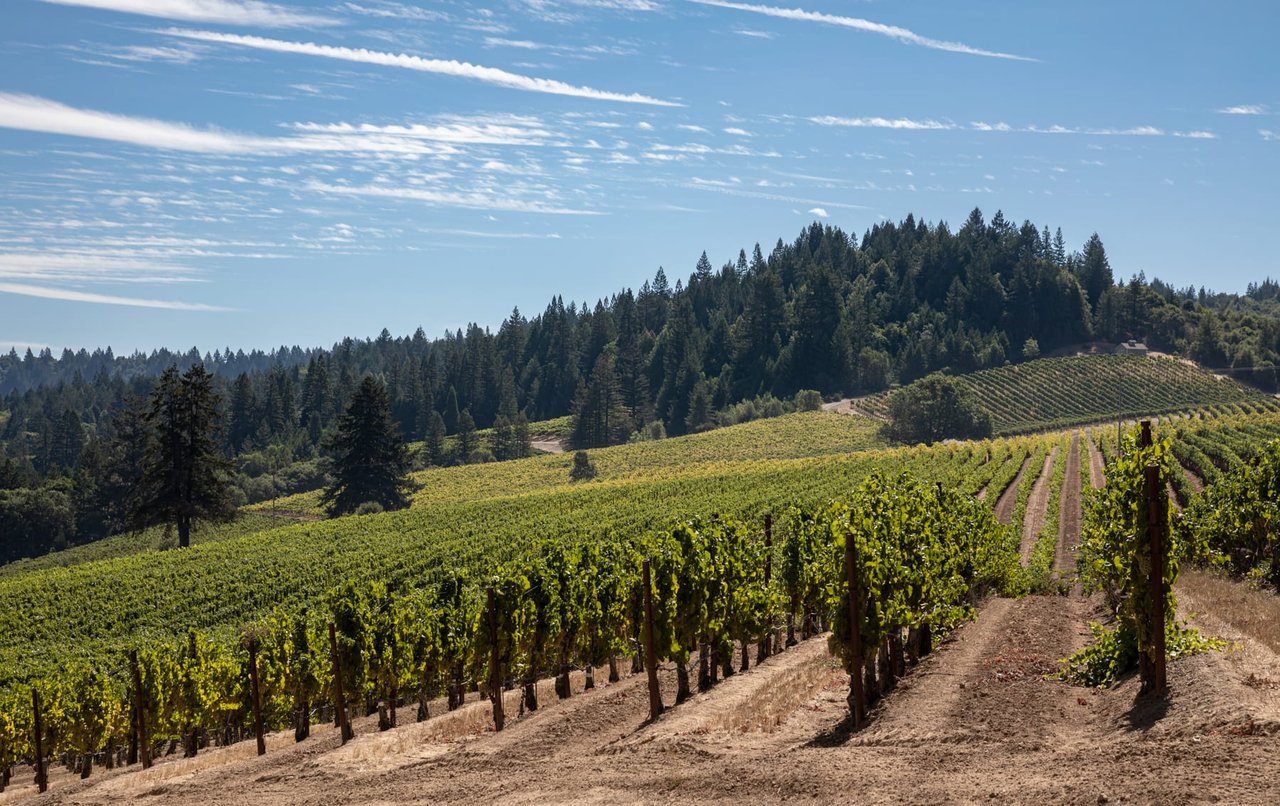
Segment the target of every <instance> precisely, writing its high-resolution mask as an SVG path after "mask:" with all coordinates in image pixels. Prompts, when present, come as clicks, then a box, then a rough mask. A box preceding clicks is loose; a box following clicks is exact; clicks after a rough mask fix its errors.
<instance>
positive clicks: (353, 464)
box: [323, 375, 410, 517]
mask: <svg viewBox="0 0 1280 806" xmlns="http://www.w3.org/2000/svg"><path fill="white" fill-rule="evenodd" d="M326 447H327V448H328V449H329V450H331V451H332V452H333V460H332V472H333V483H332V484H331V485H329V487H328V488H326V489H325V491H324V496H323V502H324V505H325V508H326V509H327V510H328V512H329V514H330V515H331V516H333V517H337V516H339V515H346V514H349V513H351V512H355V511H356V509H358V508H359V507H360V505H361V504H365V503H377V504H378V505H380V506H381V507H382V508H383V509H386V510H391V509H403V508H404V507H407V506H408V505H409V498H408V493H409V487H410V484H409V451H408V448H406V447H405V444H404V439H403V438H402V437H401V436H400V431H399V430H398V429H397V428H396V424H395V421H394V420H392V418H391V401H390V399H389V398H388V397H387V388H386V387H385V386H384V385H383V384H382V382H381V381H379V380H378V379H377V378H375V377H373V376H372V375H366V376H365V378H364V380H363V381H362V382H361V383H360V387H359V388H358V389H357V390H356V392H355V394H354V395H352V397H351V403H350V404H349V405H348V406H347V410H346V412H344V413H343V415H342V417H340V418H339V419H338V429H337V431H336V432H335V433H334V435H333V438H332V440H331V441H330V442H329V444H328V445H327V446H326Z"/></svg>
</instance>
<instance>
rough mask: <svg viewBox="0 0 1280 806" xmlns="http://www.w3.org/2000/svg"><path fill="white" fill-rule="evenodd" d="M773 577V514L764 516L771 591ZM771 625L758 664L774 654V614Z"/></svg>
mask: <svg viewBox="0 0 1280 806" xmlns="http://www.w3.org/2000/svg"><path fill="white" fill-rule="evenodd" d="M772 577H773V513H771V512H766V513H765V516H764V587H765V590H768V589H769V581H770V579H771V578H772ZM769 615H770V618H769V623H768V624H766V625H765V628H764V635H762V636H760V652H759V653H758V654H757V655H756V663H760V662H761V661H763V660H764V659H765V658H767V657H769V656H770V655H771V654H773V614H772V613H771V614H769Z"/></svg>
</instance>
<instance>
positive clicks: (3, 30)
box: [0, 0, 1280, 353]
mask: <svg viewBox="0 0 1280 806" xmlns="http://www.w3.org/2000/svg"><path fill="white" fill-rule="evenodd" d="M796 3H799V5H796ZM1277 23H1280V7H1277V6H1276V5H1275V4H1274V2H1273V1H1272V0H1261V1H1257V2H1250V1H1249V0H1241V1H1240V2H1233V3H1231V4H1230V5H1229V6H1223V5H1221V4H1218V3H1213V4H1211V3H1208V2H1203V3H1201V2H1177V1H1176V0H1173V1H1172V2H1170V1H1168V0H1166V1H1165V2H1145V1H1143V2H1139V1H1136V0H1135V2H1125V3H1116V2H1113V0H1102V1H1096V0H1079V1H1078V2H1073V3H1070V4H1064V3H1028V2H1014V1H1013V0H995V1H993V2H982V3H958V2H955V0H881V1H879V2H876V1H875V0H866V1H864V2H859V1H858V0H760V2H736V1H735V0H498V2H492V3H479V2H471V1H470V0H440V1H439V2H431V3H425V2H417V3H410V2H388V1H387V0H358V1H356V0H353V1H352V2H336V1H330V2H260V1H259V0H4V2H3V5H2V7H0V347H3V348H5V349H7V348H8V347H9V346H16V347H17V348H18V349H19V350H20V351H21V350H22V349H24V348H25V347H27V346H33V347H34V348H35V349H37V350H38V349H40V348H41V347H44V346H48V347H51V348H53V349H54V350H55V352H56V351H58V350H61V349H62V348H71V349H78V348H81V347H85V348H88V349H94V348H97V347H106V346H108V345H110V346H111V347H113V348H114V349H115V350H116V351H117V353H119V352H132V351H133V350H137V349H143V350H150V349H153V348H157V347H162V346H166V347H170V348H174V349H189V348H190V347H192V346H197V347H199V348H200V349H201V350H205V351H212V350H214V349H217V348H223V347H228V346H230V347H233V348H237V349H246V350H247V349H250V348H254V347H260V348H264V349H269V348H271V347H273V346H280V345H293V344H300V345H303V346H327V345H330V344H332V343H333V342H335V341H337V340H339V339H341V338H343V337H345V336H353V337H357V338H362V337H368V336H375V335H377V333H378V332H379V331H381V330H382V329H383V328H384V327H385V328H387V329H389V330H390V331H391V332H392V333H393V334H396V335H401V334H408V333H411V332H413V330H414V329H416V328H417V327H419V326H421V327H423V328H424V329H425V330H426V332H427V333H428V335H431V336H438V335H442V334H443V333H444V332H445V330H446V329H456V328H458V327H465V326H466V325H467V324H468V323H469V322H473V321H474V322H478V323H479V324H481V325H482V326H488V327H492V328H496V327H497V325H498V324H500V323H501V321H502V319H503V318H504V317H505V316H506V315H507V314H508V313H510V311H511V310H512V308H513V307H515V306H519V307H520V309H521V311H522V312H524V313H525V314H526V315H533V314H536V313H538V312H540V311H541V310H543V308H544V307H545V306H546V303H547V301H548V300H549V299H550V298H551V296H552V295H553V294H561V295H563V296H564V298H565V300H566V303H567V302H569V301H570V300H577V301H579V302H582V301H587V302H590V303H592V304H594V301H595V300H596V299H598V298H600V297H603V296H607V295H608V294H610V293H612V292H614V291H617V290H619V289H621V288H623V287H632V288H637V287H638V286H639V285H640V284H641V283H643V281H644V280H645V279H646V278H650V277H652V276H653V274H654V273H655V271H656V270H657V268H658V267H659V266H663V267H665V269H666V271H667V273H668V275H669V276H671V278H672V281H673V282H674V279H675V278H676V277H687V276H688V274H689V273H690V272H691V271H692V270H693V267H694V265H695V263H696V262H697V259H698V256H699V255H700V254H701V252H702V251H703V250H705V251H706V252H707V254H708V256H709V257H710V259H711V261H712V263H713V265H715V266H720V265H721V264H723V263H725V262H726V261H730V260H733V259H735V258H736V257H737V254H738V250H739V249H742V248H745V249H747V250H748V252H750V249H751V247H752V245H753V244H755V243H757V242H759V243H761V244H762V246H763V248H764V251H765V253H766V254H767V253H768V252H769V250H770V248H771V246H772V244H773V243H774V242H775V241H776V240H777V239H778V238H782V239H784V240H785V241H791V240H793V239H794V238H795V237H796V235H797V234H798V233H799V231H800V229H801V228H802V227H804V226H807V225H808V224H809V223H811V222H813V221H815V220H817V221H822V222H823V223H829V224H832V225H836V226H839V227H841V228H843V229H844V230H846V231H848V232H853V233H858V234H860V233H862V232H864V231H865V230H866V229H867V228H869V227H870V226H872V225H874V224H875V223H876V222H878V221H882V220H886V219H887V220H895V221H897V220H900V219H902V218H903V217H905V216H906V215H907V214H908V213H913V214H915V215H916V216H917V217H918V218H924V219H925V220H927V221H930V222H936V221H946V222H948V223H949V224H950V225H951V226H952V228H953V229H955V228H957V227H959V225H960V224H962V223H963V221H964V219H965V218H966V216H967V215H968V213H969V211H970V210H972V209H973V208H974V207H980V208H981V209H982V210H983V212H984V213H985V214H986V215H987V216H988V218H990V216H992V215H993V214H994V213H995V212H996V211H997V210H1003V211H1004V213H1005V216H1006V218H1009V219H1011V220H1013V221H1015V222H1018V223H1020V222H1021V221H1023V220H1024V219H1030V220H1031V221H1033V222H1034V223H1036V224H1037V225H1038V226H1043V225H1048V226H1050V227H1051V228H1057V227H1061V228H1062V230H1063V233H1064V235H1065V237H1066V239H1067V242H1068V244H1069V245H1070V246H1072V247H1079V246H1080V245H1081V244H1083V242H1084V241H1085V240H1086V239H1087V238H1088V237H1089V235H1090V234H1091V233H1092V232H1095V231H1096V232H1098V233H1099V235H1100V236H1101V237H1102V239H1103V241H1104V243H1105V244H1106V246H1107V251H1108V255H1109V257H1110V259H1111V264H1112V267H1113V269H1114V270H1115V273H1116V275H1117V276H1118V277H1121V278H1127V277H1129V276H1130V275H1133V274H1136V273H1138V272H1139V271H1141V272H1145V274H1146V276H1147V277H1149V278H1150V277H1153V276H1158V277H1160V278H1161V279H1163V280H1165V281H1167V282H1171V283H1173V284H1174V285H1176V286H1179V287H1182V286H1187V285H1194V286H1201V285H1204V286H1208V287H1210V288H1213V289H1217V290H1223V291H1242V290H1244V288H1245V286H1246V285H1247V284H1248V283H1249V282H1252V281H1258V280H1261V279H1263V278H1265V277H1267V276H1272V277H1275V276H1277V275H1280V267H1278V266H1277V259H1276V257H1275V255H1276V250H1275V246H1274V241H1275V239H1274V237H1271V236H1272V233H1273V231H1274V217H1275V214H1276V213H1277V211H1278V210H1280V181H1277V180H1278V179H1280V81H1278V80H1277V76H1280V49H1278V48H1276V47H1275V35H1276V32H1277V30H1278V27H1280V26H1278V25H1277Z"/></svg>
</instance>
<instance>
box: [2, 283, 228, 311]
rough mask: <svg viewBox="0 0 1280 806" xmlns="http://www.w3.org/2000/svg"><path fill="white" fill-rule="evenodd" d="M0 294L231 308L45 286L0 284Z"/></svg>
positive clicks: (169, 306) (185, 308)
mask: <svg viewBox="0 0 1280 806" xmlns="http://www.w3.org/2000/svg"><path fill="white" fill-rule="evenodd" d="M0 294H17V295H19V296H24V297H38V298H40V299H53V300H61V301H64V302H91V303H95V304H98V305H124V306H127V307H131V308H156V309H161V310H167V311H203V312H210V313H216V312H225V311H231V310H234V309H233V308H223V307H219V306H217V305H205V304H203V303H198V302H177V301H174V300H162V299H141V298H138V297H117V296H113V295H111V294H93V293H90V292H87V291H72V290H70V289H65V288H46V287H45V286H37V285H25V284H22V283H0Z"/></svg>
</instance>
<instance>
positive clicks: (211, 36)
mask: <svg viewBox="0 0 1280 806" xmlns="http://www.w3.org/2000/svg"><path fill="white" fill-rule="evenodd" d="M164 33H166V34H168V35H170V36H176V37H181V38H184V39H194V40H196V41H198V42H216V43H220V44H224V45H236V46H239V47H246V48H255V49H257V50H267V51H272V52H275V53H292V54H299V55H305V56H320V57H323V58H327V59H338V60H340V61H346V62H358V63H360V64H374V65H379V66H383V67H399V68H403V69H406V70H416V71H418V72H422V73H435V74H437V75H446V76H453V77H455V78H469V79H473V80H476V81H483V82H485V83H488V84H495V85H497V86H500V87H508V88H510V89H517V90H524V91H525V92H542V93H548V94H550V95H568V96H572V97H575V98H589V99H592V100H596V101H615V102H618V103H628V104H647V105H649V106H683V104H678V103H674V102H672V101H664V100H661V99H659V98H651V97H649V96H647V95H641V94H639V93H630V94H624V93H618V92H609V91H606V90H597V89H593V88H591V87H579V86H575V85H573V84H566V83H565V82H563V81H556V80H554V79H549V78H535V77H532V76H525V75H521V74H519V73H512V72H509V71H507V70H502V69H499V68H497V67H484V66H482V65H478V64H469V63H467V62H459V61H455V60H453V59H426V58H423V57H421V56H411V55H409V54H407V53H387V52H385V51H377V50H368V49H365V48H345V47H335V46H333V45H318V44H316V43H314V42H290V41H287V40H283V39H269V38H267V37H261V36H241V35H239V34H223V33H218V32H216V31H194V30H189V29H184V28H170V29H168V30H166V31H164Z"/></svg>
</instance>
